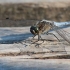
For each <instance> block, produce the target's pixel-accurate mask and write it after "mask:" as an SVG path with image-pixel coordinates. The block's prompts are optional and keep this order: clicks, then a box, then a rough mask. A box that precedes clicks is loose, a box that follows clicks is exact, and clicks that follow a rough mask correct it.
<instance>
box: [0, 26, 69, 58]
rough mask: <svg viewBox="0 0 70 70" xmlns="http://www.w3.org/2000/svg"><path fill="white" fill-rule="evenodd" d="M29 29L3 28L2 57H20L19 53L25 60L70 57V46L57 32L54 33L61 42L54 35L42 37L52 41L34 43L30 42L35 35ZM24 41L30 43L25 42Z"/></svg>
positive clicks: (0, 32) (1, 37)
mask: <svg viewBox="0 0 70 70" xmlns="http://www.w3.org/2000/svg"><path fill="white" fill-rule="evenodd" d="M29 28H30V27H5V28H3V27H1V28H0V42H2V43H3V44H0V55H1V54H5V55H12V53H13V54H14V55H16V54H17V55H19V53H22V54H23V55H24V58H44V57H51V56H59V55H70V45H69V44H68V43H67V42H66V41H64V40H63V39H62V38H61V37H60V36H59V35H58V34H57V33H56V32H53V33H54V34H56V35H57V37H58V38H59V39H61V42H59V41H57V39H56V38H55V37H54V36H52V35H49V36H46V35H42V37H43V38H45V39H46V40H52V41H44V42H43V41H38V42H35V43H33V42H31V41H30V40H31V38H32V36H33V35H32V34H31V33H30V31H29ZM69 29H70V28H66V29H65V30H66V31H67V32H69ZM29 39H30V40H29ZM35 39H37V37H35ZM19 40H21V41H19ZM24 40H29V41H26V42H25V41H24ZM12 41H13V42H12ZM11 42H12V43H11ZM15 42H17V43H15ZM5 43H6V44H5Z"/></svg>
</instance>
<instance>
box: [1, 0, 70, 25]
mask: <svg viewBox="0 0 70 70" xmlns="http://www.w3.org/2000/svg"><path fill="white" fill-rule="evenodd" d="M42 19H46V20H52V21H58V22H60V21H70V0H0V26H25V23H26V25H32V24H33V23H35V22H36V21H37V20H42ZM26 20H27V21H26Z"/></svg>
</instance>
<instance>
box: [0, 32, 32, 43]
mask: <svg viewBox="0 0 70 70" xmlns="http://www.w3.org/2000/svg"><path fill="white" fill-rule="evenodd" d="M31 36H32V34H31V33H25V34H10V35H6V36H2V37H1V40H0V44H12V43H17V42H21V41H23V40H25V39H27V38H28V37H31Z"/></svg>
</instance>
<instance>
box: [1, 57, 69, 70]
mask: <svg viewBox="0 0 70 70" xmlns="http://www.w3.org/2000/svg"><path fill="white" fill-rule="evenodd" d="M12 69H13V70H70V59H66V60H65V59H47V60H40V59H23V58H22V57H0V70H12Z"/></svg>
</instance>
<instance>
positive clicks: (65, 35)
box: [56, 29, 70, 44]
mask: <svg viewBox="0 0 70 70" xmlns="http://www.w3.org/2000/svg"><path fill="white" fill-rule="evenodd" d="M56 32H57V33H58V34H59V35H60V36H61V37H62V38H63V39H64V40H65V41H67V42H68V43H69V44H70V33H69V32H67V31H65V30H63V29H59V30H56Z"/></svg>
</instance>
